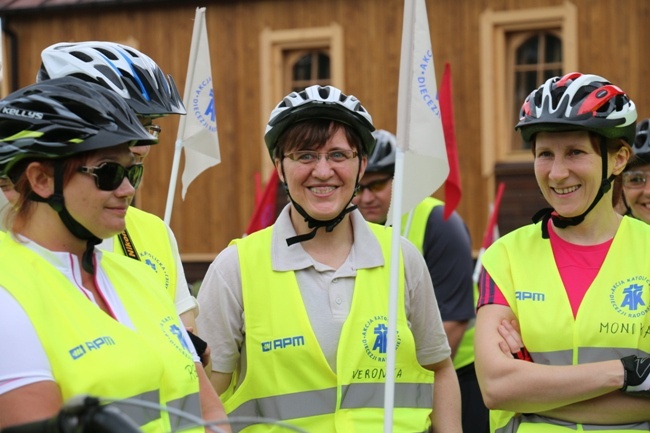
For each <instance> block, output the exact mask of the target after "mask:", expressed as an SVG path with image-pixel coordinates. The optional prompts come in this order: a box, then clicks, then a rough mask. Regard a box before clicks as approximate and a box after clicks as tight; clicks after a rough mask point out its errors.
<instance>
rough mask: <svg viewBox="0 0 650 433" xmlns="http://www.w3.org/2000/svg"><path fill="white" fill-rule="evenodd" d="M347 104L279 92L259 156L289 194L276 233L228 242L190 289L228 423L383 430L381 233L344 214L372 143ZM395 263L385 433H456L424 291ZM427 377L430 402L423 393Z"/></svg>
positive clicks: (430, 299)
mask: <svg viewBox="0 0 650 433" xmlns="http://www.w3.org/2000/svg"><path fill="white" fill-rule="evenodd" d="M373 130H374V127H373V125H372V119H371V117H370V115H369V114H368V113H367V112H366V110H365V109H364V107H363V106H362V105H361V103H360V102H359V100H358V99H357V98H355V97H354V96H348V95H345V94H343V93H342V92H341V91H340V90H339V89H337V88H335V87H332V86H324V87H321V86H317V85H316V86H311V87H308V88H306V89H304V90H303V91H300V92H292V93H291V94H289V95H287V96H286V97H285V98H284V99H283V100H282V101H281V102H280V103H279V104H278V105H277V107H276V108H275V109H274V110H273V112H272V113H271V117H270V119H269V122H268V126H267V129H266V134H265V141H266V145H267V147H268V150H269V154H270V156H271V159H272V160H273V162H274V164H275V168H276V170H277V171H278V175H279V177H280V180H281V182H282V184H283V185H284V188H285V190H286V192H287V194H288V196H289V200H290V203H289V204H288V205H287V206H286V207H285V208H284V209H283V211H282V213H281V214H280V215H279V217H278V219H277V221H276V223H275V224H274V225H273V226H272V227H269V228H267V229H265V230H261V231H258V232H255V233H253V234H251V235H249V236H248V237H246V238H244V239H239V240H236V241H234V242H233V244H232V245H231V246H229V247H228V248H227V249H225V250H224V251H223V252H221V253H220V254H219V256H218V257H217V258H216V259H215V261H214V262H213V263H212V265H211V266H210V269H209V270H208V273H207V274H206V278H205V279H204V280H203V284H202V286H201V290H200V291H199V300H200V302H201V304H202V305H204V306H205V307H204V308H205V311H209V312H210V313H209V314H202V315H201V317H200V318H199V321H198V324H199V329H200V330H201V332H202V334H201V335H202V337H204V338H205V339H206V340H207V341H208V343H209V344H210V345H211V347H213V350H212V353H213V356H212V361H213V363H212V367H213V370H214V371H213V375H212V381H213V384H214V385H215V387H216V389H217V391H218V392H221V393H223V399H224V401H225V403H224V405H225V406H226V410H227V411H228V412H229V413H230V417H231V419H232V420H233V421H234V424H233V427H234V428H235V430H237V429H239V428H244V427H246V426H247V428H246V430H245V431H250V432H257V431H266V430H265V428H267V427H265V426H262V425H260V424H257V423H256V422H254V421H249V422H247V423H245V424H238V423H237V422H236V420H237V417H238V416H245V415H247V416H264V417H267V418H274V419H280V420H282V421H285V422H289V423H290V424H292V425H295V426H297V427H301V428H303V429H305V430H306V431H309V432H323V433H324V432H327V433H330V432H351V431H356V432H377V431H381V429H382V428H383V420H384V412H383V404H384V403H383V398H382V397H381V396H382V395H383V389H384V379H385V376H386V374H388V373H387V372H386V353H387V352H386V351H387V350H388V348H387V347H386V330H387V317H388V310H387V308H388V293H389V290H388V288H389V287H388V282H389V278H388V277H389V271H390V266H389V265H388V263H389V261H390V238H391V234H390V233H391V232H390V229H387V228H384V227H381V226H377V225H374V224H368V223H367V222H365V221H364V219H363V216H362V215H361V214H360V213H359V211H358V210H356V206H353V205H351V200H352V198H353V197H354V194H355V191H356V190H357V188H358V185H359V179H360V178H361V177H362V176H363V172H364V170H365V167H366V165H367V155H368V154H369V153H370V152H371V151H372V148H373V146H374V143H375V139H374V137H373V136H372V131H373ZM401 246H402V254H401V257H402V261H401V262H400V266H399V269H400V275H401V276H402V277H403V278H400V284H399V293H400V295H399V299H400V301H399V305H400V308H399V309H398V310H399V311H398V325H397V327H398V347H397V352H396V358H397V361H396V365H397V377H396V386H395V409H394V421H395V422H394V426H393V430H392V431H394V432H425V431H427V430H428V429H429V428H431V426H432V425H433V429H434V430H435V431H438V432H446V433H451V432H460V431H461V428H460V393H459V389H458V381H457V379H456V375H455V372H454V368H453V365H452V363H451V359H450V353H451V351H450V348H449V345H448V343H447V339H446V336H445V332H444V329H443V327H442V321H441V319H440V314H439V311H438V309H437V304H436V300H435V297H434V295H433V288H432V286H431V280H430V277H429V276H428V271H427V268H426V265H425V263H424V260H423V258H422V256H421V255H420V254H419V252H418V250H417V249H416V248H415V247H414V246H413V245H412V244H411V243H409V242H408V241H406V240H405V239H403V240H402V243H401ZM433 372H435V376H436V381H435V393H433V386H432V382H433Z"/></svg>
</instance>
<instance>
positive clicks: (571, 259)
mask: <svg viewBox="0 0 650 433" xmlns="http://www.w3.org/2000/svg"><path fill="white" fill-rule="evenodd" d="M548 224H549V227H548V233H549V239H550V241H551V249H552V250H553V257H554V258H555V264H556V266H557V268H558V271H559V272H560V277H561V278H562V282H563V283H564V288H565V290H566V292H567V296H568V297H569V302H570V303H571V309H572V310H573V317H575V316H576V314H577V313H578V308H580V303H581V302H582V299H583V298H584V296H585V293H587V290H588V289H589V286H590V285H591V283H592V282H593V281H594V279H595V278H596V275H598V271H599V270H600V267H601V266H602V264H603V262H604V261H605V257H606V256H607V252H608V251H609V247H610V246H611V245H612V241H613V239H610V240H608V241H606V242H603V243H602V244H597V245H575V244H572V243H569V242H567V241H565V240H563V239H562V238H560V237H559V236H558V235H557V234H556V233H555V231H554V230H553V227H552V223H551V221H549V222H548ZM486 304H497V305H508V301H507V300H506V298H505V296H503V293H501V290H500V289H499V287H498V286H497V285H496V284H495V283H494V280H492V278H491V277H490V275H489V274H488V273H487V272H486V271H485V269H483V272H482V273H481V278H480V279H479V300H478V308H480V307H482V306H483V305H486Z"/></svg>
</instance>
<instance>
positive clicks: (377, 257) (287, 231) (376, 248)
mask: <svg viewBox="0 0 650 433" xmlns="http://www.w3.org/2000/svg"><path fill="white" fill-rule="evenodd" d="M290 209H291V204H288V205H286V206H285V207H284V209H282V212H280V215H278V218H277V220H276V221H275V224H274V225H273V236H272V240H271V260H272V262H273V270H274V271H298V270H301V269H307V268H309V267H312V266H313V265H314V261H313V259H312V258H311V256H309V254H307V252H306V251H305V249H304V248H303V247H302V244H301V243H297V244H294V245H292V246H290V247H289V246H287V239H288V238H291V237H293V236H296V234H297V233H296V230H295V229H294V227H293V224H292V223H291V217H290V214H289V211H290ZM349 216H350V219H351V221H352V231H353V233H354V243H353V244H352V251H351V252H350V258H349V260H350V259H351V260H352V262H353V263H352V266H354V267H355V268H356V269H364V268H374V267H377V266H383V265H384V256H383V254H382V252H381V246H380V245H379V241H378V240H377V238H376V237H375V235H374V233H373V232H372V231H371V230H370V228H369V227H368V223H367V222H366V220H364V219H363V216H362V215H361V212H359V210H354V211H352V212H351V213H350V214H349ZM334 230H336V228H335V229H334ZM306 242H311V241H306Z"/></svg>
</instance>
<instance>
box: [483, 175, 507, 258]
mask: <svg viewBox="0 0 650 433" xmlns="http://www.w3.org/2000/svg"><path fill="white" fill-rule="evenodd" d="M505 189H506V184H505V183H503V182H499V187H498V189H497V195H496V197H495V198H494V205H493V206H492V213H491V214H490V218H489V220H488V225H487V227H486V228H485V235H483V245H482V246H481V247H482V248H483V249H487V247H489V246H490V245H492V243H493V242H494V241H495V240H497V237H498V235H496V233H497V230H498V226H497V219H498V218H499V206H500V205H501V198H503V190H505Z"/></svg>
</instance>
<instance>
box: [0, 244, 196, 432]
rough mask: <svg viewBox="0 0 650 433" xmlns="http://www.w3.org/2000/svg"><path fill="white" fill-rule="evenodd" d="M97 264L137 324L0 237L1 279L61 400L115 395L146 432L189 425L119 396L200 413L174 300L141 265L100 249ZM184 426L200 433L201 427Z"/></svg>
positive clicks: (189, 358)
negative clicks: (123, 319) (37, 342)
mask: <svg viewBox="0 0 650 433" xmlns="http://www.w3.org/2000/svg"><path fill="white" fill-rule="evenodd" d="M101 266H102V268H103V269H104V270H105V271H106V275H107V276H108V278H109V279H110V280H111V282H112V284H113V286H114V287H115V290H116V291H117V294H118V295H119V298H120V300H121V302H122V303H123V305H124V308H125V309H126V311H127V313H128V315H129V317H130V319H131V321H132V322H133V325H134V327H135V330H134V329H132V328H130V327H128V326H126V325H123V324H121V323H119V322H117V321H116V320H115V319H114V318H112V317H111V316H109V315H108V314H106V313H105V312H104V311H102V310H100V309H99V308H97V306H96V305H94V304H93V303H92V302H91V301H89V300H88V298H86V296H85V295H84V294H83V293H82V292H81V291H80V290H79V288H77V287H76V286H75V285H74V284H73V283H72V282H71V281H70V280H68V279H67V278H66V277H65V276H64V275H63V274H62V273H61V272H59V271H58V270H57V269H56V268H55V267H54V266H52V265H51V264H50V263H49V262H47V261H46V260H45V259H44V258H42V257H41V256H40V255H38V254H37V253H35V252H34V251H32V250H30V249H29V248H27V247H25V246H24V245H21V244H20V243H18V242H16V241H15V240H14V239H13V238H12V236H4V237H3V238H2V240H1V241H0V286H2V287H4V288H5V289H6V290H8V292H9V293H10V294H11V295H12V296H13V297H14V298H15V299H16V300H17V301H18V302H19V303H20V305H21V306H22V308H23V309H24V310H25V312H26V313H27V314H28V316H29V318H30V320H31V322H32V324H33V325H34V328H35V330H36V333H37V335H38V337H39V339H40V341H41V343H42V345H43V348H44V350H45V353H46V355H47V357H48V360H49V362H50V365H51V368H52V373H53V376H54V380H55V381H56V383H57V385H58V386H59V388H60V390H61V394H62V397H63V400H64V401H67V400H68V399H70V398H71V397H74V396H78V395H91V396H96V397H100V398H105V399H115V400H117V402H115V403H114V404H116V405H118V406H119V407H120V409H122V410H123V411H124V412H125V413H126V414H127V415H129V416H130V417H131V418H132V419H133V420H134V421H135V422H136V423H138V425H140V426H142V429H143V431H144V432H147V433H149V432H156V433H167V432H169V431H170V427H174V428H176V427H177V426H182V425H189V424H188V422H187V421H186V420H184V419H180V418H178V417H176V416H170V415H169V414H168V413H167V412H166V411H162V412H161V411H158V410H151V409H143V408H142V407H138V406H132V405H129V404H126V402H123V400H125V399H130V398H134V399H138V400H141V401H144V402H145V403H146V402H148V403H155V404H159V405H167V406H171V407H174V408H177V409H183V410H186V411H188V412H189V413H190V414H192V415H195V416H200V403H199V394H198V392H199V382H198V376H197V374H196V367H195V364H194V361H193V360H192V355H191V353H190V351H189V349H188V347H187V345H186V343H185V340H184V339H183V337H182V334H181V326H182V325H181V324H180V322H179V321H178V315H177V314H176V312H175V309H174V306H173V304H172V303H171V301H170V299H169V297H168V296H167V295H166V294H165V293H164V291H163V290H159V289H157V287H159V282H158V280H156V278H155V277H154V276H153V274H152V273H151V272H150V271H148V270H147V269H146V268H145V267H144V266H143V265H141V264H139V263H136V262H134V261H133V260H131V259H128V258H125V257H122V256H119V255H116V254H112V253H109V252H103V253H102V259H101ZM17 269H23V270H24V272H17V271H16V270H17ZM120 401H122V402H121V403H120ZM186 431H189V432H195V433H203V427H201V428H193V429H190V430H186Z"/></svg>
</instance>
